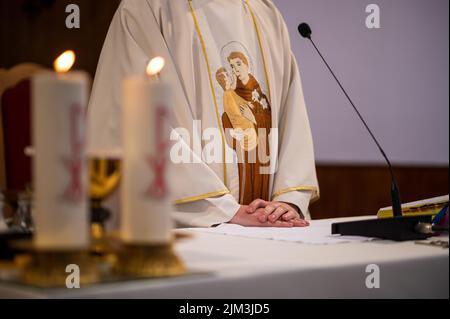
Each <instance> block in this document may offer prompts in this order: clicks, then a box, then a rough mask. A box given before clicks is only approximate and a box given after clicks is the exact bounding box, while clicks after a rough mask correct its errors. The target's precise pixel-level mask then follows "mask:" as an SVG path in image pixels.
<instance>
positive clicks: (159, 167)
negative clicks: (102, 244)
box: [121, 60, 172, 244]
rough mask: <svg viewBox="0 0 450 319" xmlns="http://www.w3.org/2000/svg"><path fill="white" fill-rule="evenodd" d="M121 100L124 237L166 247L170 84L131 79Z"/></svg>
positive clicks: (169, 208) (125, 83) (168, 235)
mask: <svg viewBox="0 0 450 319" xmlns="http://www.w3.org/2000/svg"><path fill="white" fill-rule="evenodd" d="M161 61H162V62H163V60H160V62H161ZM162 66H163V64H162ZM162 66H160V67H161V68H162ZM157 72H158V71H157ZM122 98H123V103H122V139H123V141H122V142H123V176H122V220H121V225H122V230H121V232H122V239H123V240H124V242H127V243H133V244H167V243H169V242H170V241H171V229H172V222H171V216H170V215H171V212H172V205H171V202H170V199H169V185H168V182H167V173H168V171H167V169H168V164H169V158H168V157H169V133H170V129H169V106H170V105H171V102H170V101H171V90H170V86H169V85H168V84H165V83H162V82H160V81H159V80H158V79H157V78H156V77H149V76H132V77H129V78H127V79H125V80H124V81H123V88H122Z"/></svg>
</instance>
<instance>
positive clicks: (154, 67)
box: [147, 57, 166, 76]
mask: <svg viewBox="0 0 450 319" xmlns="http://www.w3.org/2000/svg"><path fill="white" fill-rule="evenodd" d="M165 64H166V61H165V60H164V58H162V57H156V58H154V59H152V60H151V61H150V62H149V64H148V66H147V74H148V75H150V76H152V75H156V74H158V73H159V72H161V70H162V69H163V68H164V65H165Z"/></svg>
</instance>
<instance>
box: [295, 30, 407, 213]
mask: <svg viewBox="0 0 450 319" xmlns="http://www.w3.org/2000/svg"><path fill="white" fill-rule="evenodd" d="M298 32H299V33H300V35H301V36H302V37H304V38H306V39H309V40H310V41H311V43H312V45H313V46H314V48H315V49H316V51H317V53H318V54H319V55H320V57H321V58H322V60H323V62H324V63H325V65H326V66H327V68H328V70H329V71H330V72H331V74H332V75H333V77H334V79H335V80H336V82H337V83H338V84H339V87H340V88H341V90H342V92H344V94H345V96H346V97H347V99H348V101H349V102H350V104H351V105H352V107H353V109H354V110H355V112H356V114H357V115H358V117H359V118H360V120H361V121H362V123H363V124H364V126H365V128H366V129H367V131H368V132H369V134H370V136H371V137H372V139H373V140H374V142H375V144H376V145H377V147H378V149H379V150H380V152H381V155H383V157H384V159H385V160H386V163H387V165H388V167H389V172H390V174H391V180H392V183H391V184H392V185H391V199H392V211H393V214H394V217H401V216H402V203H401V201H400V191H399V188H398V185H397V180H396V179H395V174H394V170H393V168H392V165H391V162H390V161H389V158H388V157H387V155H386V153H385V152H384V150H383V148H382V147H381V145H380V143H379V142H378V140H377V139H376V137H375V135H374V134H373V133H372V131H371V130H370V128H369V126H368V125H367V123H366V121H365V120H364V118H363V117H362V115H361V113H360V112H359V110H358V108H357V107H356V106H355V104H354V103H353V101H352V99H351V98H350V96H349V95H348V94H347V92H346V91H345V89H344V87H343V86H342V84H341V82H340V81H339V80H338V78H337V77H336V75H335V74H334V72H333V70H332V69H331V67H330V66H329V64H328V63H327V61H326V60H325V58H324V57H323V55H322V53H320V51H319V49H318V48H317V46H316V44H315V43H314V41H313V40H312V38H311V34H312V31H311V27H310V26H309V25H308V24H307V23H301V24H300V25H299V26H298Z"/></svg>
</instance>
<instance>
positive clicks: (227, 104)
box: [216, 44, 272, 205]
mask: <svg viewBox="0 0 450 319" xmlns="http://www.w3.org/2000/svg"><path fill="white" fill-rule="evenodd" d="M227 46H228V47H230V44H228V45H227ZM241 46H242V45H241ZM234 47H236V45H234ZM224 48H225V47H224ZM227 51H228V52H227ZM243 51H245V49H244V50H243ZM222 52H225V53H226V56H225V57H224V60H225V61H226V63H227V65H225V66H222V67H220V68H219V69H218V70H217V71H216V80H217V82H218V83H219V84H220V86H221V87H222V88H223V99H222V100H223V110H224V112H223V114H222V125H223V128H224V131H225V137H226V141H227V144H228V145H229V146H230V147H231V148H232V149H233V150H234V151H235V152H236V155H237V157H238V166H239V184H240V190H239V202H240V204H242V205H248V204H250V203H251V202H252V201H253V200H254V199H255V198H262V199H264V200H269V181H270V175H269V174H268V173H267V172H269V171H270V169H268V168H269V166H270V159H269V157H270V148H269V134H270V129H271V126H272V114H271V105H270V101H269V99H268V97H267V95H266V94H265V93H264V92H263V91H262V88H261V86H260V84H259V82H258V80H257V79H256V78H255V77H254V76H253V74H252V73H251V69H252V67H251V66H252V63H251V59H250V56H249V55H248V54H246V53H244V52H242V51H233V50H230V49H228V50H222ZM265 168H266V169H265Z"/></svg>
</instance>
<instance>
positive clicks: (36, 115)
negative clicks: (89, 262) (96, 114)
mask: <svg viewBox="0 0 450 319" xmlns="http://www.w3.org/2000/svg"><path fill="white" fill-rule="evenodd" d="M74 58H75V57H74V54H73V53H71V52H69V53H67V52H66V53H64V54H63V55H62V56H61V57H60V58H59V59H58V60H57V63H55V65H56V64H58V65H56V67H57V68H58V70H59V71H60V72H67V71H68V70H69V69H70V67H71V65H72V64H73V62H74ZM88 85H89V77H88V76H87V75H86V74H85V73H83V72H70V73H53V72H46V73H42V74H39V75H37V76H35V77H34V78H33V81H32V104H33V108H32V114H33V121H32V123H33V145H34V147H35V157H34V160H33V181H34V188H35V211H34V214H33V215H34V216H33V217H34V223H35V228H36V233H35V244H36V247H37V248H39V249H44V250H60V249H61V250H70V249H83V248H85V247H86V246H87V245H88V243H89V212H88V199H87V198H88V197H87V196H88V194H87V193H86V192H87V170H86V155H85V128H84V127H85V125H84V122H85V107H86V103H87V94H88Z"/></svg>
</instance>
